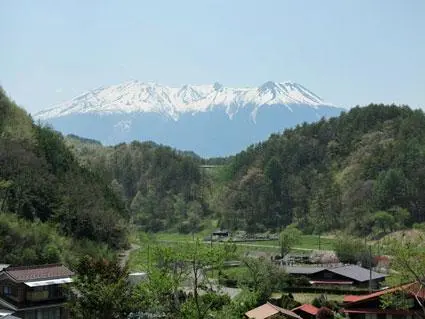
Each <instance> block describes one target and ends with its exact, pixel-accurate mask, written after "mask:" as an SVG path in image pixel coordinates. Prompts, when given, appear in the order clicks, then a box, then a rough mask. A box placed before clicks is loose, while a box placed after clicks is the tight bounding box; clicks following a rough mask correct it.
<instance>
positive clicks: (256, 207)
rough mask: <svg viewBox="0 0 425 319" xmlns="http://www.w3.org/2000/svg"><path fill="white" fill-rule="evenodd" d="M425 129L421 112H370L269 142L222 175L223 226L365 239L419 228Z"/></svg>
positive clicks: (383, 108)
mask: <svg viewBox="0 0 425 319" xmlns="http://www.w3.org/2000/svg"><path fill="white" fill-rule="evenodd" d="M424 128H425V115H424V113H423V112H422V111H421V110H411V109H410V108H408V107H407V106H401V107H398V106H395V105H369V106H367V107H355V108H353V109H351V110H350V111H348V112H346V113H343V114H342V115H341V116H339V117H337V118H331V119H329V120H325V119H322V120H320V121H319V122H317V123H314V124H302V125H299V126H298V127H296V128H294V129H289V130H285V131H284V132H283V133H282V134H275V135H272V136H271V137H270V138H269V139H268V140H267V141H265V142H263V143H259V144H257V145H252V146H250V147H249V148H248V149H247V150H246V151H243V152H241V153H239V154H237V155H236V156H235V158H233V159H232V161H231V163H230V164H229V165H228V166H226V167H225V168H224V172H223V174H224V175H225V180H226V183H225V187H224V190H223V191H222V192H221V196H220V200H219V203H222V205H221V208H220V209H219V210H220V211H219V214H220V216H221V223H222V225H223V226H226V227H230V228H233V229H234V228H242V229H246V230H250V231H262V230H266V229H273V228H276V227H281V226H285V225H288V224H290V223H294V224H297V225H298V227H299V228H301V229H302V230H303V231H304V232H307V233H309V232H316V233H322V232H326V231H330V230H335V229H342V230H347V231H349V232H351V233H354V234H357V235H365V234H370V233H371V232H388V231H393V230H396V229H398V228H403V227H406V226H411V225H412V223H415V222H423V221H424V219H425V187H424V186H425V185H424V184H425V130H424ZM218 207H220V206H218Z"/></svg>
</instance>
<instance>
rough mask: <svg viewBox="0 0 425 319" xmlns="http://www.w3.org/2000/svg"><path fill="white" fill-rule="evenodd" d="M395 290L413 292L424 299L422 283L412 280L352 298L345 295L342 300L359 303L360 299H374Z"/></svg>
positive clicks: (424, 292)
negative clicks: (411, 281)
mask: <svg viewBox="0 0 425 319" xmlns="http://www.w3.org/2000/svg"><path fill="white" fill-rule="evenodd" d="M397 291H404V292H406V293H409V294H414V295H415V296H417V297H419V298H421V299H425V289H424V287H422V285H421V284H419V283H417V282H413V283H409V284H405V285H401V286H397V287H393V288H388V289H383V290H380V291H377V292H374V293H371V294H368V295H363V296H355V297H357V298H353V296H345V297H344V301H346V300H345V299H346V298H348V300H347V303H348V305H351V304H355V303H359V302H361V301H365V300H370V299H375V298H377V297H380V296H383V295H385V294H388V293H393V292H397ZM350 299H352V301H349V300H350Z"/></svg>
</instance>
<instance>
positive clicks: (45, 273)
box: [4, 264, 74, 281]
mask: <svg viewBox="0 0 425 319" xmlns="http://www.w3.org/2000/svg"><path fill="white" fill-rule="evenodd" d="M4 272H5V273H6V274H7V275H9V276H10V277H11V278H12V279H14V280H16V281H32V280H49V279H57V278H63V277H70V276H72V275H74V273H73V272H72V271H71V270H69V269H68V268H66V267H65V266H63V265H60V264H52V265H40V266H25V267H8V268H6V269H4Z"/></svg>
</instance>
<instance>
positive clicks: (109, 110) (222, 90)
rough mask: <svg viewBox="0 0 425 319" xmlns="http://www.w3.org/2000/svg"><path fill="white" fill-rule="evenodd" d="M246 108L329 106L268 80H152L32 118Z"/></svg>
mask: <svg viewBox="0 0 425 319" xmlns="http://www.w3.org/2000/svg"><path fill="white" fill-rule="evenodd" d="M249 105H251V106H255V107H254V109H255V110H254V111H253V112H254V113H255V114H256V113H257V112H258V109H259V108H260V107H262V106H264V105H282V106H285V107H291V106H293V105H304V106H307V107H312V108H314V109H316V108H317V107H320V106H332V105H331V104H329V103H325V102H324V101H323V100H322V99H321V98H320V97H318V96H317V95H316V94H314V93H312V92H311V91H309V90H307V89H306V88H304V87H303V86H302V85H299V84H297V83H294V82H282V83H278V82H274V81H267V82H265V83H264V84H262V85H261V86H260V87H258V88H255V87H251V88H230V87H224V86H223V85H222V84H220V83H218V82H215V83H214V84H206V85H190V84H186V85H183V86H181V87H168V86H163V85H161V84H158V83H156V82H154V81H150V82H139V81H137V80H132V81H128V82H125V83H122V84H118V85H111V86H106V87H100V88H97V89H95V90H91V91H89V92H86V93H83V94H81V95H79V96H77V97H75V98H73V99H72V100H70V101H67V102H64V103H60V104H58V105H54V106H53V107H51V108H49V109H47V110H45V111H41V112H39V113H37V114H35V116H34V117H35V118H36V119H42V120H46V119H49V118H55V117H61V116H66V115H70V114H85V113H90V114H113V113H134V112H145V113H146V112H148V113H159V114H163V115H167V116H169V117H171V118H173V119H174V120H177V119H178V118H179V116H180V115H181V114H183V113H192V114H193V113H197V112H206V111H209V110H212V109H213V108H221V109H223V108H224V109H225V110H226V113H227V114H228V115H229V117H232V116H233V115H234V114H235V113H237V112H238V111H239V110H240V109H241V107H242V108H245V107H248V106H249ZM255 114H254V115H255Z"/></svg>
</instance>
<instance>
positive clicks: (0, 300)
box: [0, 264, 74, 319]
mask: <svg viewBox="0 0 425 319" xmlns="http://www.w3.org/2000/svg"><path fill="white" fill-rule="evenodd" d="M73 275H74V273H73V272H72V271H71V270H69V269H68V268H66V267H65V266H63V265H60V264H52V265H41V266H28V267H6V268H4V269H3V270H1V271H0V308H2V309H5V310H7V311H10V312H12V313H13V315H14V316H17V317H18V318H23V319H33V318H34V319H38V318H49V319H66V318H68V311H67V310H66V309H65V308H64V307H63V306H64V303H65V302H66V301H67V293H66V289H65V286H66V285H67V284H69V283H70V282H72V276H73Z"/></svg>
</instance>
